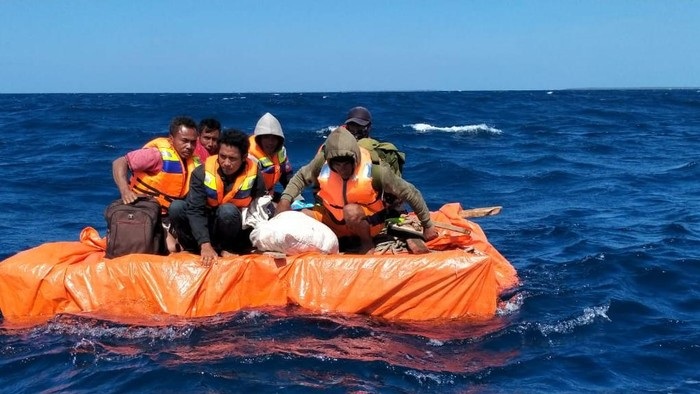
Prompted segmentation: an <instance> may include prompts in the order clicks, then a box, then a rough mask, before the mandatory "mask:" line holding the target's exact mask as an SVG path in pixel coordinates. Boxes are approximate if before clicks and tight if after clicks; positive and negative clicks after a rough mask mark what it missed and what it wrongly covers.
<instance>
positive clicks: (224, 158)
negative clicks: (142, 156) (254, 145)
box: [170, 129, 266, 266]
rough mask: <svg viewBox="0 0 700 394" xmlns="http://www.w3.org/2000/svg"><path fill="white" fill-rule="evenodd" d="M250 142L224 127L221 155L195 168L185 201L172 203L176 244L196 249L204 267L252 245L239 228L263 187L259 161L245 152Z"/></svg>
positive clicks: (238, 133) (192, 250)
mask: <svg viewBox="0 0 700 394" xmlns="http://www.w3.org/2000/svg"><path fill="white" fill-rule="evenodd" d="M249 146H250V144H249V141H248V136H247V135H245V134H244V133H242V132H240V131H238V130H233V129H228V130H224V133H223V134H222V136H221V138H220V139H219V153H218V154H217V155H213V156H209V157H208V158H207V160H206V162H205V163H204V165H203V166H200V167H198V168H196V169H195V170H194V172H193V173H192V178H191V180H190V187H189V193H188V194H187V197H186V198H185V200H178V201H175V202H173V204H172V205H171V206H170V219H171V221H172V224H173V227H174V228H175V231H176V233H177V235H178V242H180V245H182V247H183V248H184V249H185V250H187V251H190V252H193V253H199V254H200V255H201V263H202V264H203V265H205V266H209V265H211V264H212V263H213V262H215V261H216V259H217V258H218V256H219V255H221V256H222V257H227V256H231V255H233V254H234V253H235V252H240V251H243V249H245V248H246V247H248V246H249V245H250V241H249V240H248V232H246V231H242V226H243V218H242V215H241V211H242V209H243V208H245V207H248V206H249V205H250V203H251V202H252V201H253V199H255V198H257V197H261V196H263V195H265V193H266V190H265V183H264V182H263V180H262V176H261V175H260V169H259V168H258V163H257V161H256V160H255V159H254V158H252V157H250V156H249V155H248V149H249Z"/></svg>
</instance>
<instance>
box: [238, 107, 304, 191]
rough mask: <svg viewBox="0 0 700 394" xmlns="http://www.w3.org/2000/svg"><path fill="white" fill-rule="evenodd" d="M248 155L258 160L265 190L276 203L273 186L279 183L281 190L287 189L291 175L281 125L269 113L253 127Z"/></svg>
mask: <svg viewBox="0 0 700 394" xmlns="http://www.w3.org/2000/svg"><path fill="white" fill-rule="evenodd" d="M248 154H249V155H250V156H252V157H254V158H255V159H257V160H258V163H259V166H260V172H261V173H262V176H263V179H264V181H265V188H266V189H267V191H268V193H269V194H271V195H273V196H274V197H276V198H273V199H274V200H275V201H278V200H279V195H280V193H275V191H274V189H275V185H276V184H277V183H278V182H279V183H280V184H281V185H282V188H285V187H287V184H288V183H289V180H290V179H291V178H292V175H293V173H292V165H291V163H290V162H289V158H288V157H287V150H286V149H285V148H284V132H283V131H282V125H281V124H280V122H279V121H278V120H277V118H275V117H274V116H273V115H272V114H271V113H269V112H267V113H265V115H263V116H262V117H261V118H260V119H259V120H258V123H257V124H256V125H255V131H254V132H253V135H251V136H250V150H249V151H248Z"/></svg>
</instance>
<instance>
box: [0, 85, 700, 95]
mask: <svg viewBox="0 0 700 394" xmlns="http://www.w3.org/2000/svg"><path fill="white" fill-rule="evenodd" d="M694 89H700V87H693V86H686V87H678V86H668V87H615V88H613V87H605V88H603V87H588V88H551V89H474V90H465V89H453V90H444V89H416V90H327V91H323V90H308V91H257V92H256V91H240V92H181V91H172V92H97V91H84V92H0V95H5V94H7V95H21V94H323V93H334V94H350V93H431V92H444V93H454V92H550V91H572V90H694Z"/></svg>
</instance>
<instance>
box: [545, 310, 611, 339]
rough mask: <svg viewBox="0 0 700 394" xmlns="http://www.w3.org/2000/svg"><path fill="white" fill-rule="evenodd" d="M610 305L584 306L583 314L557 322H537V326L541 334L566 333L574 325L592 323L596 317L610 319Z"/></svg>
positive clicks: (572, 328) (571, 329)
mask: <svg viewBox="0 0 700 394" xmlns="http://www.w3.org/2000/svg"><path fill="white" fill-rule="evenodd" d="M609 308H610V305H602V306H596V307H593V308H585V309H584V310H583V315H581V316H578V317H575V318H573V319H569V320H565V321H562V322H559V323H557V324H539V325H538V327H539V329H540V332H542V334H543V335H545V336H547V335H549V334H551V333H558V334H566V333H570V332H572V331H573V330H574V328H576V327H581V326H587V325H589V324H591V323H593V322H594V321H595V320H596V319H597V318H599V317H602V318H603V319H605V320H608V321H610V318H609V317H608V315H607V313H608V309H609Z"/></svg>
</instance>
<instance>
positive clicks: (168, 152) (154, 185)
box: [130, 137, 200, 213]
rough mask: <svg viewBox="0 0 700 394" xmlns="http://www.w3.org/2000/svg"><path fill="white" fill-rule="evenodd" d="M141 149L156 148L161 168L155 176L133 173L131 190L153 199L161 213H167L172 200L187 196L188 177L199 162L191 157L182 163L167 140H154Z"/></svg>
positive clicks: (161, 138)
mask: <svg viewBox="0 0 700 394" xmlns="http://www.w3.org/2000/svg"><path fill="white" fill-rule="evenodd" d="M143 147H144V148H157V149H158V151H159V152H160V156H161V158H162V160H163V167H162V168H161V170H160V171H159V172H158V173H156V174H147V173H145V172H138V171H137V172H134V174H132V176H131V180H130V186H131V189H132V190H134V191H135V192H139V193H144V194H148V195H151V196H153V197H155V199H156V200H158V203H159V204H160V206H161V207H162V209H163V213H167V210H168V208H169V207H170V203H171V202H172V201H173V200H176V199H180V198H183V197H185V195H186V194H187V191H188V190H189V188H190V175H191V174H192V171H194V169H195V168H196V167H197V166H199V165H200V162H199V160H198V159H197V158H196V157H194V156H193V157H191V158H189V159H187V161H185V162H184V163H183V161H182V159H181V158H180V155H178V153H177V151H176V150H175V148H174V147H173V145H172V144H171V143H170V140H169V139H168V138H164V137H160V138H156V139H154V140H151V141H149V142H148V143H147V144H146V145H144V146H143Z"/></svg>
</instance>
